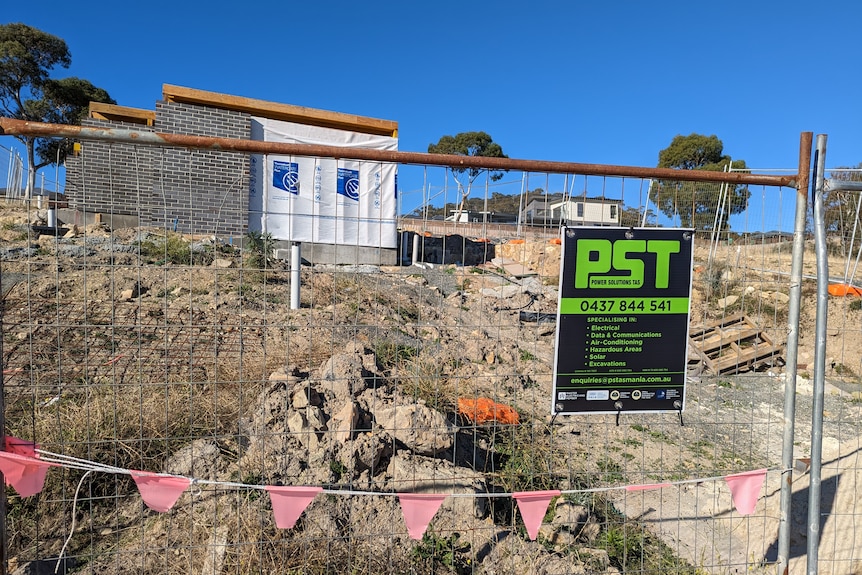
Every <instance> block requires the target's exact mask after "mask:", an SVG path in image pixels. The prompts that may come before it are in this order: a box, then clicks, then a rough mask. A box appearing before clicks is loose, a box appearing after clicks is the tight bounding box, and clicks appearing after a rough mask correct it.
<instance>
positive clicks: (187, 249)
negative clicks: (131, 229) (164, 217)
mask: <svg viewBox="0 0 862 575" xmlns="http://www.w3.org/2000/svg"><path fill="white" fill-rule="evenodd" d="M141 256H143V257H144V258H147V259H148V260H149V262H150V263H159V264H176V265H207V264H209V263H211V262H212V258H213V256H212V253H211V252H210V251H201V252H193V251H192V248H191V245H190V244H189V242H187V241H186V240H185V238H183V237H182V236H181V235H179V234H174V233H167V234H165V236H164V237H159V238H158V239H156V240H144V241H142V242H141Z"/></svg>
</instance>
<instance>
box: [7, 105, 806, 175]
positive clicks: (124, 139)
mask: <svg viewBox="0 0 862 575" xmlns="http://www.w3.org/2000/svg"><path fill="white" fill-rule="evenodd" d="M0 129H2V134H5V135H11V136H33V137H38V138H73V139H81V140H102V141H112V142H121V143H124V144H140V145H147V146H161V147H177V148H195V149H202V150H218V151H227V152H246V153H255V154H280V155H285V156H310V157H322V158H335V159H349V160H368V161H375V162H390V163H393V164H413V165H434V166H448V167H452V168H480V169H489V170H520V171H524V172H544V173H552V174H580V175H584V176H619V177H633V178H648V179H655V180H677V181H689V182H695V181H697V182H727V183H729V184H751V185H764V186H790V187H795V186H796V176H795V175H793V176H772V175H763V174H746V173H743V172H707V171H703V170H672V169H670V168H638V167H634V166H612V165H606V164H581V163H576V162H551V161H544V160H518V159H511V158H486V157H482V156H457V155H447V154H425V153H420V152H396V151H388V150H372V149H369V148H347V147H341V146H321V145H313V144H287V143H281V142H262V141H258V140H239V139H234V138H214V137H207V136H190V135H186V134H165V133H159V132H147V131H139V130H132V129H128V128H95V127H86V126H68V125H64V124H43V123H39V122H27V121H24V120H15V119H12V118H0Z"/></svg>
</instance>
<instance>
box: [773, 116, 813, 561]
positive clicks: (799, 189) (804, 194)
mask: <svg viewBox="0 0 862 575" xmlns="http://www.w3.org/2000/svg"><path fill="white" fill-rule="evenodd" d="M812 139H813V134H812V133H811V132H803V133H802V134H801V135H800V138H799V173H798V175H797V178H796V220H795V223H794V228H793V253H792V256H793V258H792V262H791V267H790V309H789V313H788V317H787V364H786V368H787V369H786V370H785V372H784V373H785V380H784V434H783V442H782V451H781V467H782V471H781V498H780V503H779V505H780V507H779V509H780V518H779V523H778V572H779V573H787V572H788V562H789V558H790V512H791V509H790V507H791V501H792V496H793V492H792V490H791V487H792V483H793V437H794V433H795V425H796V372H797V363H798V357H799V311H800V302H801V299H802V256H803V254H804V252H805V224H806V223H807V222H806V218H807V215H808V212H807V208H808V201H807V200H808V181H809V177H808V175H809V171H810V170H811V142H812Z"/></svg>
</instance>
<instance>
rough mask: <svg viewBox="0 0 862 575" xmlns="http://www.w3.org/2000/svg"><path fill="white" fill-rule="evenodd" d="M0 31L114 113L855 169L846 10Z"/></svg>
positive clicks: (425, 12)
mask: <svg viewBox="0 0 862 575" xmlns="http://www.w3.org/2000/svg"><path fill="white" fill-rule="evenodd" d="M657 7H660V8H657ZM0 21H2V22H4V23H5V22H23V23H25V24H28V25H30V26H34V27H36V28H39V29H42V30H44V31H46V32H50V33H52V34H55V35H57V36H59V37H61V38H63V39H64V40H65V41H66V42H67V43H68V45H69V48H70V50H71V53H72V66H71V68H69V69H68V70H63V69H60V70H57V71H56V73H55V76H56V77H63V76H71V75H75V76H80V77H83V78H86V79H88V80H90V81H91V82H93V83H94V84H96V85H97V86H100V87H102V88H105V89H106V90H107V91H108V92H109V93H110V94H111V96H112V97H113V98H114V99H115V100H117V103H118V104H120V105H124V106H131V107H139V108H147V109H153V108H154V106H155V102H156V100H158V99H160V97H161V87H162V84H165V83H168V84H177V85H181V86H188V87H192V88H198V89H203V90H211V91H215V92H223V93H228V94H234V95H240V96H247V97H252V98H259V99H264V100H271V101H277V102H284V103H289V104H295V105H300V106H308V107H313V108H321V109H326V110H335V111H340V112H346V113H351V114H359V115H365V116H372V117H378V118H386V119H391V120H396V121H397V122H398V123H399V133H400V142H399V148H400V149H401V150H404V151H421V152H424V151H426V149H427V146H428V144H429V143H432V142H436V141H437V139H438V138H439V137H440V136H441V135H444V134H453V135H454V134H456V133H458V132H463V131H473V130H484V131H486V132H488V133H489V134H491V136H492V137H493V138H494V140H495V141H496V142H498V143H499V144H500V145H501V146H502V147H503V150H504V152H505V153H506V154H507V155H509V157H513V158H528V159H541V160H560V161H573V162H589V163H605V164H624V165H636V166H655V164H656V162H657V158H658V152H659V150H661V149H662V148H664V147H666V146H667V145H668V144H669V143H670V141H671V139H672V138H673V137H674V136H675V135H677V134H689V133H692V132H698V133H703V134H716V135H717V136H718V137H719V138H721V139H722V141H723V142H724V145H725V153H728V154H730V155H732V156H733V158H734V159H744V160H745V161H746V162H747V164H748V166H749V167H752V168H763V169H765V168H789V169H793V168H794V167H795V165H796V163H797V158H798V151H799V134H800V132H802V131H813V132H814V133H815V134H819V133H824V134H828V135H829V144H828V145H829V148H828V152H827V165H828V166H829V167H834V166H841V165H856V164H858V163H860V162H862V105H860V104H862V95H860V74H859V70H860V67H862V34H860V32H859V24H860V22H862V2H858V1H856V0H844V1H833V2H829V1H826V2H821V3H814V2H801V1H798V0H789V1H762V2H758V1H751V0H748V1H745V2H740V1H737V0H730V1H727V2H717V3H716V2H710V3H707V2H696V1H691V0H671V1H663V2H646V1H640V2H637V1H629V2H623V1H617V2H613V1H608V2H595V1H592V2H581V1H560V2H550V1H547V0H534V1H532V2H511V1H507V0H502V1H496V2H463V1H462V2H453V1H451V0H438V1H435V2H428V3H417V2H405V1H399V2H393V1H385V2H373V1H372V2H364V3H362V2H347V1H340V0H336V1H329V2H327V1H323V0H321V1H316V2H310V1H309V2H270V1H261V2H247V3H241V2H240V3H220V2H206V3H204V2H186V1H175V2H169V3H164V2H157V3H140V2H85V3H80V4H75V3H69V2H55V1H53V0H48V1H42V2H37V3H26V2H5V3H4V5H3V8H2V9H0ZM4 140H8V139H6V138H4ZM0 143H4V144H7V145H8V142H0Z"/></svg>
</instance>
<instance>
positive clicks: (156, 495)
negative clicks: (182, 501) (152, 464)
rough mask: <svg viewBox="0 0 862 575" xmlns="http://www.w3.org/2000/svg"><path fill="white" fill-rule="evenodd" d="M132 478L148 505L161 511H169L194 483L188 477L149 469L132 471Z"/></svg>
mask: <svg viewBox="0 0 862 575" xmlns="http://www.w3.org/2000/svg"><path fill="white" fill-rule="evenodd" d="M132 478H133V479H134V480H135V484H137V486H138V491H140V492H141V498H142V499H143V500H144V503H146V504H147V507H149V508H150V509H152V510H154V511H158V512H159V513H164V512H165V511H168V510H169V509H170V508H171V507H173V506H174V504H175V503H176V502H177V499H179V498H180V495H182V494H183V491H185V490H186V489H188V487H189V485H191V484H192V481H191V479H189V478H188V477H180V476H178V475H159V474H158V473H149V472H147V471H134V470H133V471H132Z"/></svg>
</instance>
